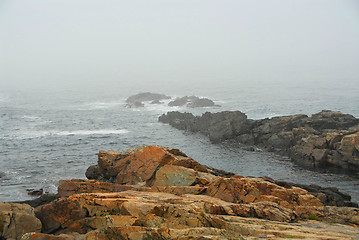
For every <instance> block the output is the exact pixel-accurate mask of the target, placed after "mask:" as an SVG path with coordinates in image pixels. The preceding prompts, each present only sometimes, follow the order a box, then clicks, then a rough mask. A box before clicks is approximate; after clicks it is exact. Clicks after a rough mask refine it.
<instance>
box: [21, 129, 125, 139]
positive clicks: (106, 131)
mask: <svg viewBox="0 0 359 240" xmlns="http://www.w3.org/2000/svg"><path fill="white" fill-rule="evenodd" d="M126 133H129V131H128V130H126V129H99V130H75V131H56V130H53V131H28V132H24V133H22V135H21V136H18V138H20V139H32V138H40V137H46V136H74V135H82V136H85V135H110V134H112V135H121V134H126Z"/></svg>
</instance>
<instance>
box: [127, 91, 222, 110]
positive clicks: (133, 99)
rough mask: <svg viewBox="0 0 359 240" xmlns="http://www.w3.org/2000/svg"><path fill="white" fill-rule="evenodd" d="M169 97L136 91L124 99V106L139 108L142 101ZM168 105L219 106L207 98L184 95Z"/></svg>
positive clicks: (158, 100) (157, 101)
mask: <svg viewBox="0 0 359 240" xmlns="http://www.w3.org/2000/svg"><path fill="white" fill-rule="evenodd" d="M167 99H171V97H170V96H166V95H164V94H158V93H150V92H145V93H138V94H136V95H132V96H130V97H128V98H127V99H126V107H128V108H140V107H144V106H145V104H144V102H150V103H151V104H163V102H161V100H167ZM168 106H170V107H181V106H186V107H188V108H202V107H220V106H219V105H216V104H215V103H214V102H213V101H212V100H211V99H209V98H199V97H197V96H185V97H180V98H176V99H174V100H172V101H170V102H169V103H168Z"/></svg>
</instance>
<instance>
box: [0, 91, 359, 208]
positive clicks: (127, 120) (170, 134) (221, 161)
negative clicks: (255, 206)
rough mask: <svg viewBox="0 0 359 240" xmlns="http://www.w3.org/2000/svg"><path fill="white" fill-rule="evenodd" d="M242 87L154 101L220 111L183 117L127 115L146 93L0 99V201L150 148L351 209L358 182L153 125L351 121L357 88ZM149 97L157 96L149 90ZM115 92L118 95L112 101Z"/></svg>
mask: <svg viewBox="0 0 359 240" xmlns="http://www.w3.org/2000/svg"><path fill="white" fill-rule="evenodd" d="M268 89H269V88H268V87H265V86H263V87H261V88H259V87H258V86H255V85H253V86H247V87H245V88H244V87H241V86H237V87H236V88H224V87H223V88H220V87H217V88H212V87H211V86H208V88H207V89H206V88H203V87H201V88H195V87H194V88H193V87H188V88H187V90H186V89H183V90H181V91H178V90H176V91H173V90H172V89H171V88H168V89H167V91H165V90H163V91H160V93H167V94H169V95H171V96H176V95H178V96H183V95H191V94H196V95H199V96H206V97H210V98H212V99H214V100H215V101H216V103H218V104H220V105H222V107H221V108H206V109H192V110H191V109H185V108H170V107H167V106H165V105H160V106H159V105H146V107H145V108H143V109H127V108H125V104H124V100H125V98H126V97H128V96H129V95H130V94H135V93H138V92H140V91H144V90H147V89H136V90H130V91H127V92H124V91H99V92H81V91H78V92H74V91H67V92H56V93H37V94H33V93H31V94H29V93H19V92H13V93H8V92H0V136H1V139H0V141H1V144H0V201H19V200H25V199H29V198H30V196H28V195H27V191H26V189H29V188H33V189H39V188H44V190H45V191H47V192H56V188H57V184H58V180H60V179H71V178H85V176H84V173H85V171H86V169H87V167H88V166H90V165H93V164H95V163H96V161H97V156H96V154H97V153H98V151H99V150H113V151H125V150H126V149H128V148H132V147H138V146H141V145H150V144H156V145H161V146H169V147H175V148H179V149H181V150H182V151H184V152H185V153H186V154H187V155H189V156H191V157H192V158H194V159H195V160H197V161H198V162H200V163H202V164H205V165H209V166H212V167H215V168H219V169H224V170H227V171H231V172H235V173H238V174H240V175H244V176H270V177H272V178H275V179H280V180H287V181H291V182H297V183H303V184H318V185H322V186H336V187H338V188H339V189H340V190H342V191H344V192H347V193H349V194H351V195H352V196H353V200H354V201H356V202H359V191H358V187H359V177H358V176H348V175H341V174H332V173H317V172H312V171H309V170H305V169H303V168H301V167H298V166H296V165H294V164H293V163H291V162H290V161H289V159H287V158H285V157H281V156H278V155H275V154H272V153H266V152H248V151H245V150H242V149H240V148H236V147H230V146H226V145H224V144H211V143H210V142H209V141H208V139H207V138H206V137H204V136H202V135H198V134H191V133H186V132H181V131H179V130H176V129H174V128H172V127H170V126H168V125H165V124H161V123H159V122H158V121H157V118H158V116H159V115H161V114H162V113H165V112H167V111H170V110H179V111H192V112H193V113H195V114H201V113H202V112H205V111H212V112H214V111H223V110H240V111H242V112H245V113H247V115H248V117H249V118H264V117H272V116H278V115H288V114H296V113H305V114H312V113H316V112H319V111H321V110H322V109H332V110H340V111H342V112H344V113H350V114H353V115H354V116H356V117H359V109H358V105H357V103H358V102H359V97H358V94H357V92H358V88H353V87H350V86H347V87H345V88H343V89H338V88H326V87H323V86H321V87H320V88H319V89H318V88H309V87H301V86H296V87H288V86H272V87H271V88H270V89H272V90H270V91H269V90H268ZM151 90H152V91H153V92H159V91H156V90H155V89H151ZM119 92H121V94H119Z"/></svg>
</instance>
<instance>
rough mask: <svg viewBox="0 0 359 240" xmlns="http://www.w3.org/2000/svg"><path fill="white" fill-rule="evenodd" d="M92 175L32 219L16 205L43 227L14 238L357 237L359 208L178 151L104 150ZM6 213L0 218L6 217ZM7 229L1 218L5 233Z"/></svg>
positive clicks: (69, 183) (67, 184) (70, 184)
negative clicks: (230, 170)
mask: <svg viewBox="0 0 359 240" xmlns="http://www.w3.org/2000/svg"><path fill="white" fill-rule="evenodd" d="M89 169H90V170H88V171H87V172H88V174H87V175H88V176H89V177H90V178H92V179H89V180H85V179H72V180H62V181H60V184H59V188H58V197H59V198H56V199H54V200H52V201H50V202H46V203H44V204H41V205H38V206H37V207H36V208H35V215H34V210H32V208H31V207H30V206H29V205H26V204H19V205H17V206H24V207H25V208H26V209H30V212H31V213H32V215H31V214H30V215H31V216H32V217H33V218H34V217H35V216H36V217H37V221H36V220H35V221H34V223H36V222H38V223H39V222H40V221H41V223H42V225H41V224H40V225H39V224H37V225H36V227H35V228H31V229H27V230H26V231H23V232H19V233H16V238H15V239H59V240H60V239H73V240H74V239H77V240H80V239H83V240H85V239H86V240H89V239H241V238H244V239H258V238H266V239H286V238H308V239H328V238H329V239H350V238H355V236H356V235H357V234H359V229H358V228H357V226H359V209H358V208H353V207H338V206H328V205H327V204H326V202H325V201H324V202H323V201H321V199H319V198H320V197H316V196H315V195H313V194H311V193H310V191H309V190H306V189H303V188H300V187H298V186H294V185H293V184H291V183H284V182H280V181H277V182H276V181H275V180H273V179H270V178H250V177H243V176H239V175H236V174H233V173H228V172H225V171H221V170H217V169H214V168H211V167H207V166H204V165H201V164H200V163H198V162H196V161H195V160H193V159H192V158H190V157H188V156H187V155H186V154H185V153H183V152H181V151H180V150H178V149H174V148H168V147H159V146H143V147H139V148H133V149H129V150H127V151H126V152H124V153H120V152H114V151H100V152H99V154H98V164H97V165H96V166H91V167H90V168H89ZM4 204H5V205H6V204H8V203H4ZM1 206H2V205H0V210H1V211H0V212H1V214H2V215H0V216H1V217H2V216H7V215H6V214H5V215H4V214H3V212H6V211H8V210H7V209H5V210H6V211H3V210H2V208H1ZM13 215H14V216H20V215H17V214H13ZM39 220H40V221H39ZM4 223H5V224H4ZM6 223H7V221H4V218H3V217H2V218H1V221H0V224H1V225H0V230H1V231H0V232H1V234H3V232H4V231H5V230H4V229H8V228H5V227H4V226H8V225H6ZM15 223H16V224H18V223H19V224H21V222H20V221H17V220H16V221H15ZM16 224H15V225H16ZM18 226H21V225H18ZM41 226H42V227H41ZM40 229H41V233H39V232H40ZM2 236H4V235H2ZM9 239H10V238H9Z"/></svg>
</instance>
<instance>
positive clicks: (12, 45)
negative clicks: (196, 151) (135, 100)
mask: <svg viewBox="0 0 359 240" xmlns="http://www.w3.org/2000/svg"><path fill="white" fill-rule="evenodd" d="M358 66H359V3H358V1H356V0H291V1H288V0H265V1H264V0H262V1H259V0H233V1H229V0H228V1H226V0H221V1H219V0H218V1H213V0H203V1H202V0H150V1H149V0H131V1H119V0H71V1H70V0H69V1H64V0H57V1H56V0H0V88H1V89H14V88H16V87H19V88H25V89H57V88H59V89H71V88H81V87H84V86H86V87H90V88H91V87H92V88H98V87H104V86H112V87H114V88H120V87H121V86H127V87H135V86H136V85H138V84H142V83H146V84H148V83H149V82H154V85H153V86H161V85H171V84H172V85H173V86H180V85H181V84H188V83H190V82H191V81H196V82H198V83H208V84H210V85H211V86H213V87H216V85H218V84H222V85H223V84H233V83H246V82H267V83H268V82H269V83H271V82H274V83H289V82H322V83H328V84H329V83H333V82H334V83H335V82H337V83H347V84H354V83H356V84H358V83H359V67H358Z"/></svg>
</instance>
